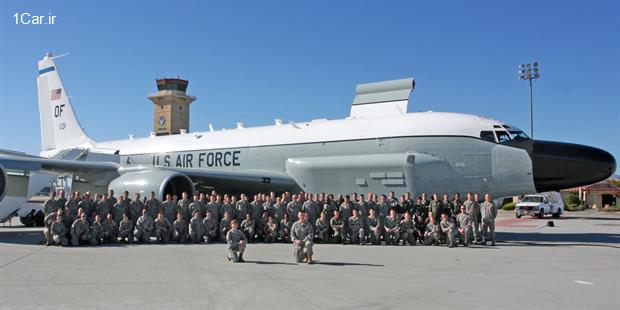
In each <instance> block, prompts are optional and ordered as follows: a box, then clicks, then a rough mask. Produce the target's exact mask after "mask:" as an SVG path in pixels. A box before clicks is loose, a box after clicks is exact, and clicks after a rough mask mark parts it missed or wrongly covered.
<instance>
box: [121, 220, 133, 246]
mask: <svg viewBox="0 0 620 310" xmlns="http://www.w3.org/2000/svg"><path fill="white" fill-rule="evenodd" d="M118 237H119V238H120V239H121V241H125V239H126V240H127V242H129V243H132V242H133V222H132V221H131V220H130V219H129V218H127V220H125V219H123V220H121V221H120V223H119V225H118Z"/></svg>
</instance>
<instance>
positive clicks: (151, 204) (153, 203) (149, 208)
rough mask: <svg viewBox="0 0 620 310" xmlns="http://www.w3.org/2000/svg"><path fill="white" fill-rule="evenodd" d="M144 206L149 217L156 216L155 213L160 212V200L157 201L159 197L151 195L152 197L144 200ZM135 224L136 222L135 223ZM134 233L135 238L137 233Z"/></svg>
mask: <svg viewBox="0 0 620 310" xmlns="http://www.w3.org/2000/svg"><path fill="white" fill-rule="evenodd" d="M145 208H146V212H147V213H148V215H149V216H150V217H151V219H154V218H157V213H159V212H161V202H160V201H159V199H157V198H155V197H153V198H152V199H151V198H149V199H148V200H147V201H146V205H145ZM137 224H138V223H137V222H136V225H137ZM135 235H136V238H137V237H138V235H137V234H135Z"/></svg>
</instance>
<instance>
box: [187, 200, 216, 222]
mask: <svg viewBox="0 0 620 310" xmlns="http://www.w3.org/2000/svg"><path fill="white" fill-rule="evenodd" d="M206 208H207V212H211V216H213V219H215V220H216V221H218V222H219V221H220V218H221V217H223V216H224V215H223V214H220V204H219V203H218V202H217V201H214V202H209V203H208V204H207V207H206ZM190 209H191V210H192V212H194V211H193V210H194V209H193V208H191V205H190ZM203 213H204V211H203ZM203 213H200V214H201V215H200V216H202V214H203Z"/></svg>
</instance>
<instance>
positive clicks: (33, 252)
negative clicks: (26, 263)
mask: <svg viewBox="0 0 620 310" xmlns="http://www.w3.org/2000/svg"><path fill="white" fill-rule="evenodd" d="M44 249H45V246H41V247H40V248H39V249H37V250H36V251H32V252H30V253H28V254H24V255H22V256H20V257H18V258H16V259H14V260H12V261H9V262H8V263H6V264H4V265H0V269H2V268H4V267H6V266H8V265H10V264H12V263H15V262H17V261H20V260H22V259H24V258H26V257H28V256H30V255H32V254H36V253H39V252H41V251H43V250H44Z"/></svg>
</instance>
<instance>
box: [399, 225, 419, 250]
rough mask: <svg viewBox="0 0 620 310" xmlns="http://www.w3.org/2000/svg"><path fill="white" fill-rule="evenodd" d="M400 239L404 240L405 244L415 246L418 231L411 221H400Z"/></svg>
mask: <svg viewBox="0 0 620 310" xmlns="http://www.w3.org/2000/svg"><path fill="white" fill-rule="evenodd" d="M400 238H401V239H403V244H407V243H409V244H410V245H415V242H416V241H415V239H416V229H415V223H414V222H413V221H412V220H411V219H409V220H407V219H404V220H402V221H400Z"/></svg>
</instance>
